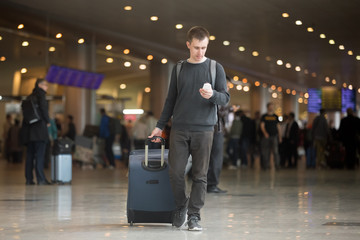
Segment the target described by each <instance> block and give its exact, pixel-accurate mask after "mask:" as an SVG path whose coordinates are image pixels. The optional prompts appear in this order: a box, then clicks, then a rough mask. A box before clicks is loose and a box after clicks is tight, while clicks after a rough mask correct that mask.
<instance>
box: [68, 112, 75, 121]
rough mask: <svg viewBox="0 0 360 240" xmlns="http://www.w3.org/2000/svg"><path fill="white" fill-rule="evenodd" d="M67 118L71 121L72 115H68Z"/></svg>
mask: <svg viewBox="0 0 360 240" xmlns="http://www.w3.org/2000/svg"><path fill="white" fill-rule="evenodd" d="M68 119H69V120H70V122H72V121H73V120H74V117H73V116H72V115H70V114H69V115H68Z"/></svg>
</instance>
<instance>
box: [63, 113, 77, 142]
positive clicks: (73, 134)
mask: <svg viewBox="0 0 360 240" xmlns="http://www.w3.org/2000/svg"><path fill="white" fill-rule="evenodd" d="M67 119H68V130H67V133H66V134H65V137H68V138H70V139H71V140H73V141H75V137H76V127H75V124H74V117H73V116H72V115H68V116H67Z"/></svg>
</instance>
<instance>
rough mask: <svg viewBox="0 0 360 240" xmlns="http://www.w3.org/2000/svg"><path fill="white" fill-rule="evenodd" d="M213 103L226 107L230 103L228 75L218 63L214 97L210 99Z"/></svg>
mask: <svg viewBox="0 0 360 240" xmlns="http://www.w3.org/2000/svg"><path fill="white" fill-rule="evenodd" d="M209 100H210V101H211V102H212V103H214V104H217V105H221V106H225V105H226V104H227V103H228V102H229V101H230V94H229V92H228V91H227V85H226V75H225V71H224V68H223V67H222V66H221V64H219V63H216V78H215V87H214V89H213V96H212V97H211V98H210V99H209Z"/></svg>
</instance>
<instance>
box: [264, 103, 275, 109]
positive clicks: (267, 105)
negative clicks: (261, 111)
mask: <svg viewBox="0 0 360 240" xmlns="http://www.w3.org/2000/svg"><path fill="white" fill-rule="evenodd" d="M270 105H274V104H273V103H272V102H268V103H267V104H266V108H268V107H269V106H270Z"/></svg>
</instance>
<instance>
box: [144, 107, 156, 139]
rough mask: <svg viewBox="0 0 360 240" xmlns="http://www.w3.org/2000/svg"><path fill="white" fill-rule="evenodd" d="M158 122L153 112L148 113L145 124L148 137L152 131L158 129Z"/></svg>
mask: <svg viewBox="0 0 360 240" xmlns="http://www.w3.org/2000/svg"><path fill="white" fill-rule="evenodd" d="M157 121H158V120H157V119H156V118H155V117H154V113H153V112H152V111H149V112H147V114H146V117H145V122H146V127H147V129H148V135H150V134H151V132H152V130H154V128H155V127H156V123H157Z"/></svg>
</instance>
